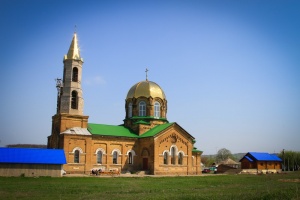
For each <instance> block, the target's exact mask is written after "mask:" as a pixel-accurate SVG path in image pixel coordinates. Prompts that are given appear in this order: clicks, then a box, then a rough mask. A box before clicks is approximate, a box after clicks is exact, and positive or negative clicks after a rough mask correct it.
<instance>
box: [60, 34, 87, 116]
mask: <svg viewBox="0 0 300 200" xmlns="http://www.w3.org/2000/svg"><path fill="white" fill-rule="evenodd" d="M63 62H64V75H63V86H62V93H61V98H60V109H59V113H67V114H72V115H83V95H82V88H81V77H82V64H83V59H82V58H81V56H80V50H79V46H78V39H77V34H76V32H75V33H74V36H73V39H72V42H71V45H70V48H69V50H68V54H67V55H65V56H64V60H63Z"/></svg>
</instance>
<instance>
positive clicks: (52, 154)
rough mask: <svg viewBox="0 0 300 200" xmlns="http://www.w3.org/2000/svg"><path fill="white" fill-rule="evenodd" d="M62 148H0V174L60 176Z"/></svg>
mask: <svg viewBox="0 0 300 200" xmlns="http://www.w3.org/2000/svg"><path fill="white" fill-rule="evenodd" d="M63 164H66V158H65V153H64V150H62V149H34V148H0V166H1V167H0V176H61V171H62V165H63Z"/></svg>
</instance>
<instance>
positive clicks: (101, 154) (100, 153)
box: [97, 151, 103, 164]
mask: <svg viewBox="0 0 300 200" xmlns="http://www.w3.org/2000/svg"><path fill="white" fill-rule="evenodd" d="M102 156H103V153H102V151H98V152H97V163H98V164H102Z"/></svg>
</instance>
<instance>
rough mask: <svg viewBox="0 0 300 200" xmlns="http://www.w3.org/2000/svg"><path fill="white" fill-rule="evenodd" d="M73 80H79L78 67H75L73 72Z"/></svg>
mask: <svg viewBox="0 0 300 200" xmlns="http://www.w3.org/2000/svg"><path fill="white" fill-rule="evenodd" d="M72 81H73V82H77V81H78V68H77V67H74V68H73V72H72Z"/></svg>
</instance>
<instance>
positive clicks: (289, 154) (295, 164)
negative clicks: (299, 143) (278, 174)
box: [278, 149, 300, 171]
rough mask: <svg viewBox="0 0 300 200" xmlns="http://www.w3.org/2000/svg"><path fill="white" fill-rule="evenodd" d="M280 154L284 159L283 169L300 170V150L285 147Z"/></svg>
mask: <svg viewBox="0 0 300 200" xmlns="http://www.w3.org/2000/svg"><path fill="white" fill-rule="evenodd" d="M278 156H279V157H280V158H281V159H282V166H283V167H282V169H283V171H295V170H300V152H297V151H287V150H284V149H283V150H282V151H281V152H280V153H279V155H278Z"/></svg>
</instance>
